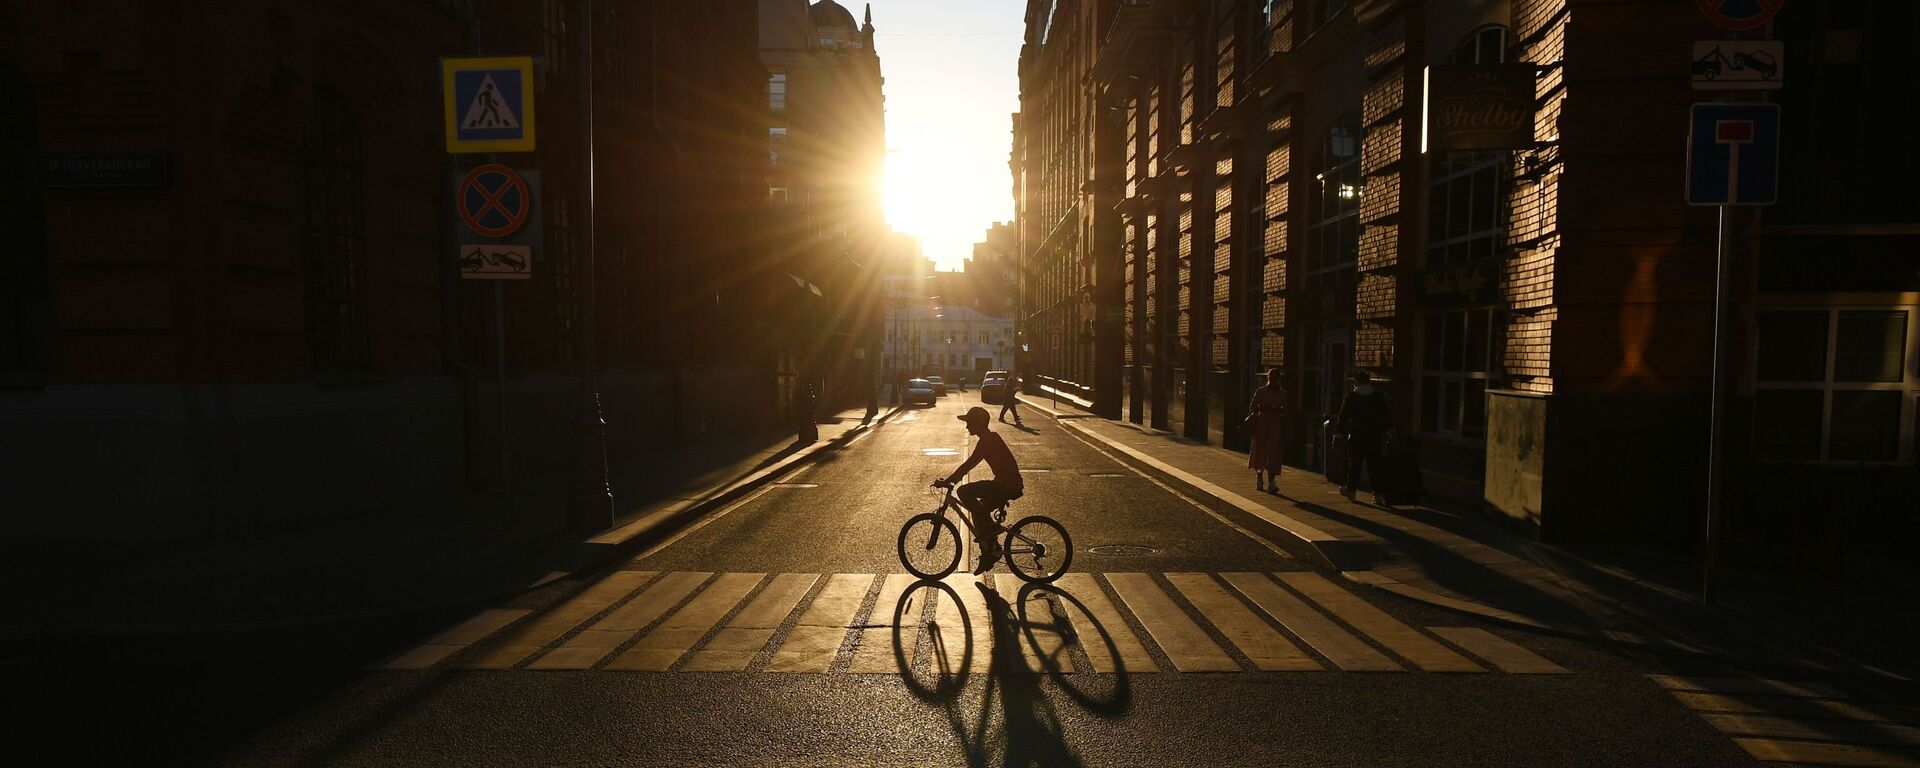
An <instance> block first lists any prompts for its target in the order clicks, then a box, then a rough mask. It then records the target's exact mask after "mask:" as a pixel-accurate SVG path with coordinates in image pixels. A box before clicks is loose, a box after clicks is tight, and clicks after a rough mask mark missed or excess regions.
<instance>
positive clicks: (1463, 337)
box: [1420, 309, 1503, 438]
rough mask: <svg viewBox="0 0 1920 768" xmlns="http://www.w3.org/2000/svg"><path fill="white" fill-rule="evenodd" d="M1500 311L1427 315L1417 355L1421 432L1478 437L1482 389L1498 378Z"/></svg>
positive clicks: (1482, 429)
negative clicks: (1418, 361) (1418, 354)
mask: <svg viewBox="0 0 1920 768" xmlns="http://www.w3.org/2000/svg"><path fill="white" fill-rule="evenodd" d="M1502 327H1503V324H1502V322H1501V316H1500V311H1499V310H1496V309H1469V310H1462V311H1456V312H1439V313H1435V314H1431V315H1428V316H1427V320H1426V326H1425V328H1423V329H1422V333H1423V339H1424V341H1425V344H1424V345H1423V346H1422V348H1421V356H1420V369H1421V370H1420V429H1421V430H1422V431H1425V432H1438V433H1441V434H1449V435H1459V436H1461V437H1470V438H1482V437H1485V436H1486V427H1487V388H1488V386H1489V385H1490V384H1491V383H1493V382H1497V381H1498V380H1499V378H1500V370H1499V361H1500V343H1501V339H1500V329H1501V328H1502Z"/></svg>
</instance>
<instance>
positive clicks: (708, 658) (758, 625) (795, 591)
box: [681, 573, 839, 672]
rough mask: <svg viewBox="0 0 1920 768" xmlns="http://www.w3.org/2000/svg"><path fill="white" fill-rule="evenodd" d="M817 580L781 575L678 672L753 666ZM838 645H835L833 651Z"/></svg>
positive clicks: (809, 575) (816, 577) (806, 575)
mask: <svg viewBox="0 0 1920 768" xmlns="http://www.w3.org/2000/svg"><path fill="white" fill-rule="evenodd" d="M818 581H820V576H819V575H818V574H813V573H783V574H780V575H778V576H775V577H773V582H772V583H770V584H768V585H767V588H766V589H763V590H760V594H759V595H756V596H755V597H754V598H753V602H750V603H748V604H747V607H746V608H745V609H742V610H741V611H740V615H738V616H735V617H733V621H729V622H727V626H726V627H724V628H722V629H721V630H720V633H719V634H716V635H714V636H713V639H712V640H709V641H707V644H706V645H704V646H702V647H701V648H700V651H699V652H698V653H695V654H694V655H693V657H692V658H689V659H687V663H686V665H685V666H682V667H681V669H682V670H684V671H687V672H738V671H740V670H743V669H746V668H747V665H748V664H751V663H753V657H754V656H757V655H759V654H760V649H761V648H764V647H766V645H767V641H768V640H771V639H773V633H774V631H775V630H778V629H779V628H780V623H781V622H784V621H786V619H787V615H788V614H791V613H793V609H794V608H795V607H797V606H799V605H800V600H801V598H804V597H806V596H807V592H808V591H809V590H812V589H813V585H814V584H815V583H816V582H818ZM838 648H839V644H838V643H837V642H836V643H835V650H838Z"/></svg>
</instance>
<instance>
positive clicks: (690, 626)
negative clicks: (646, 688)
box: [607, 573, 767, 672]
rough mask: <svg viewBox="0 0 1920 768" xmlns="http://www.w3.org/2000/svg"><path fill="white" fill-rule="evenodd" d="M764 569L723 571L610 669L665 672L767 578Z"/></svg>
mask: <svg viewBox="0 0 1920 768" xmlns="http://www.w3.org/2000/svg"><path fill="white" fill-rule="evenodd" d="M766 576H767V575H766V574H764V573H723V574H720V578H717V579H714V580H713V583H712V584H710V585H708V586H707V588H706V589H705V590H704V591H702V592H701V593H700V594H699V596H697V597H695V598H693V600H692V602H689V603H687V605H686V607H684V608H681V609H680V610H678V611H674V612H673V615H671V616H668V617H667V620H666V621H665V622H662V623H661V624H660V626H657V627H654V628H653V629H652V630H649V631H648V632H647V633H646V634H644V635H641V636H640V642H638V643H635V644H634V645H633V647H631V648H628V649H627V650H626V651H625V652H623V653H621V654H620V655H619V656H615V657H614V658H613V660H612V661H609V662H607V669H618V670H630V671H634V672H665V671H666V670H667V668H668V667H671V666H673V663H674V662H676V661H679V660H680V657H681V656H685V655H686V654H687V651H690V650H692V649H693V646H694V644H695V643H698V642H700V638H702V637H706V636H707V633H708V632H711V631H713V628H714V625H717V624H719V623H720V619H722V618H724V617H725V616H726V615H727V614H728V613H730V612H732V611H733V607H734V606H736V605H739V604H740V601H741V600H744V599H746V597H747V594H748V593H750V592H752V591H753V588H754V587H757V586H760V582H761V581H762V580H764V579H765V578H766Z"/></svg>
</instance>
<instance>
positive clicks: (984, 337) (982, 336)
mask: <svg viewBox="0 0 1920 768" xmlns="http://www.w3.org/2000/svg"><path fill="white" fill-rule="evenodd" d="M980 343H981V344H988V343H991V342H988V341H987V332H986V331H981V332H980Z"/></svg>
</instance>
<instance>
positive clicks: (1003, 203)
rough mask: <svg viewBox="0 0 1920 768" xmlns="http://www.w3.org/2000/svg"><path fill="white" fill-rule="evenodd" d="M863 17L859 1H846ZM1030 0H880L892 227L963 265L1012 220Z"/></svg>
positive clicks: (940, 260) (876, 6) (944, 264)
mask: <svg viewBox="0 0 1920 768" xmlns="http://www.w3.org/2000/svg"><path fill="white" fill-rule="evenodd" d="M838 1H839V2H840V3H841V4H843V5H845V6H846V7H847V10H849V11H852V12H853V15H854V18H855V19H858V18H860V15H861V12H862V10H863V9H864V5H865V4H864V3H863V2H861V0H838ZM1025 12H1026V2H1025V0H876V2H874V3H873V27H874V30H875V31H876V32H877V33H878V35H877V36H878V39H876V40H875V41H874V47H875V48H876V49H878V50H879V53H880V74H881V75H882V76H884V77H886V80H887V82H886V86H885V89H886V97H887V172H886V173H887V177H886V186H885V190H886V191H885V196H886V209H887V223H888V224H890V225H892V226H893V228H894V230H896V231H899V232H904V233H906V234H909V235H913V236H915V237H918V238H920V242H921V244H922V245H923V246H924V247H925V248H926V253H927V256H929V257H931V258H932V259H933V260H934V263H935V265H936V266H937V267H938V268H939V269H943V270H950V269H959V268H960V264H961V262H963V261H965V260H966V259H967V258H968V257H970V256H972V255H973V244H974V243H976V242H979V241H980V240H983V239H985V238H986V231H987V227H988V225H990V224H992V223H993V222H996V221H1011V220H1012V219H1013V194H1012V192H1011V191H1010V188H1011V184H1012V181H1011V177H1010V176H1009V175H1008V172H1007V151H1008V149H1009V148H1010V147H1011V142H1012V133H1011V131H1012V129H1013V123H1012V115H1013V113H1014V111H1015V110H1018V109H1019V108H1020V82H1019V63H1020V39H1021V35H1022V34H1023V33H1024V32H1023V19H1022V14H1024V13H1025Z"/></svg>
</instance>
